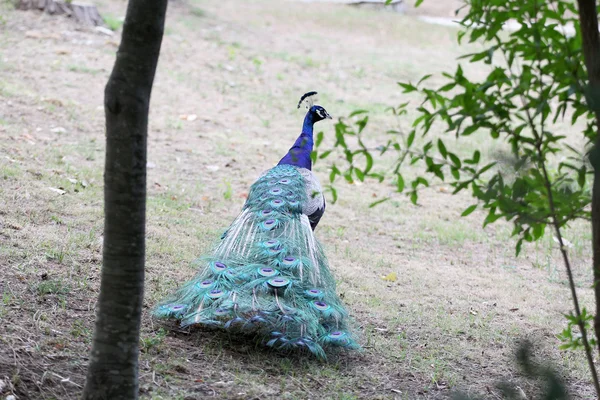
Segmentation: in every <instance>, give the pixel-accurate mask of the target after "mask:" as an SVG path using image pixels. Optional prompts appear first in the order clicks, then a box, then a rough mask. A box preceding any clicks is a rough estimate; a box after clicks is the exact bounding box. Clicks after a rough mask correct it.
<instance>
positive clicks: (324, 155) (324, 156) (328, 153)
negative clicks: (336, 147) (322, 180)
mask: <svg viewBox="0 0 600 400" xmlns="http://www.w3.org/2000/svg"><path fill="white" fill-rule="evenodd" d="M332 151H333V150H327V151H324V152H322V153H321V154H320V155H319V159H321V160H322V159H324V158H327V157H328V156H329V155H330V154H331V152H332Z"/></svg>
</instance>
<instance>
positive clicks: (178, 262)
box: [0, 0, 593, 399]
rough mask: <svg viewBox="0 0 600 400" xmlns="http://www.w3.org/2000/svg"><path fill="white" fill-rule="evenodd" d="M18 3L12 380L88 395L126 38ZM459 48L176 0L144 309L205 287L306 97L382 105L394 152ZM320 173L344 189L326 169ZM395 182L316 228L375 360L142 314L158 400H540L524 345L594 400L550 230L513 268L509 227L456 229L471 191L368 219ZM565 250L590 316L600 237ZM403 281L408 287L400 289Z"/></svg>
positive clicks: (349, 16) (31, 387)
mask: <svg viewBox="0 0 600 400" xmlns="http://www.w3.org/2000/svg"><path fill="white" fill-rule="evenodd" d="M98 4H99V7H100V10H101V12H104V13H107V14H110V15H112V16H113V18H114V19H115V20H118V16H120V15H122V14H123V12H124V7H125V6H124V3H123V2H119V1H113V0H106V1H103V2H98ZM2 7H4V8H3V9H2V15H3V21H0V23H3V25H1V26H0V138H1V140H0V182H1V184H0V265H1V266H2V269H1V271H2V272H1V273H0V296H1V302H0V320H1V323H0V343H1V344H0V380H2V381H3V382H4V383H5V384H7V387H6V388H5V389H4V390H5V391H14V392H15V393H16V394H17V395H18V398H19V399H27V398H42V399H52V398H56V399H71V398H76V397H77V393H78V390H79V388H80V387H81V385H82V384H83V378H84V372H85V365H86V363H87V354H88V351H89V346H90V342H91V329H92V327H93V317H94V307H95V301H96V297H97V294H98V293H97V291H98V286H99V269H100V261H101V259H100V255H101V251H100V250H101V239H102V168H103V157H104V137H103V134H104V132H103V126H104V123H103V112H102V93H103V85H104V84H105V82H106V79H107V77H108V74H109V72H110V69H111V67H112V63H113V61H114V53H115V50H116V45H117V43H118V35H117V36H115V37H106V36H102V35H101V34H98V33H96V32H94V31H91V30H85V29H81V28H78V27H76V26H74V25H72V24H71V23H70V22H69V21H68V20H65V19H62V18H51V17H47V16H42V15H39V14H36V13H23V12H16V11H13V10H9V9H7V8H6V7H5V6H2ZM453 37H454V31H452V29H449V28H444V27H436V26H430V25H425V24H423V23H421V22H418V21H416V20H414V19H412V18H409V17H402V16H398V15H393V14H390V13H377V12H371V11H365V10H356V9H351V8H345V7H343V6H332V5H327V4H313V5H307V4H298V3H292V2H281V1H278V0H260V1H252V2H233V1H229V2H223V1H217V0H203V1H193V0H192V1H191V3H190V4H185V3H182V2H179V1H173V2H172V3H171V4H170V10H169V19H168V23H167V30H166V35H165V39H164V43H163V52H162V55H161V60H160V65H159V71H158V73H157V77H156V83H155V88H154V92H153V99H152V111H151V130H150V148H149V162H150V164H149V166H150V167H151V168H150V169H149V174H148V191H149V198H148V229H147V230H148V241H147V249H148V251H147V257H148V262H147V275H146V279H147V282H146V284H147V285H146V287H147V290H146V307H147V308H149V307H151V306H152V305H153V304H155V302H156V301H157V300H158V299H160V298H161V297H162V296H164V294H165V293H167V292H169V291H171V290H173V289H174V288H175V287H176V286H177V285H178V284H180V283H181V282H183V281H184V280H186V279H188V278H189V277H190V276H192V275H193V274H194V272H195V269H194V267H193V266H192V265H191V261H192V260H193V259H194V258H196V257H197V256H198V255H200V254H201V253H202V252H203V251H205V250H206V249H208V248H209V246H210V245H211V244H212V243H213V241H214V240H215V239H216V238H217V237H218V234H219V233H220V232H221V231H222V230H223V229H224V228H225V227H226V226H227V225H228V223H229V221H231V220H232V218H233V217H234V216H235V215H236V213H237V212H238V210H239V209H240V207H241V205H242V203H243V198H244V195H245V193H246V190H247V188H248V187H249V185H250V184H251V183H252V181H253V180H254V179H255V178H256V177H257V176H258V174H259V173H260V172H261V171H262V170H264V169H266V168H268V167H270V166H271V165H273V163H274V162H276V160H278V157H280V156H281V154H283V153H284V151H286V150H287V148H288V147H289V145H290V143H291V142H292V141H293V140H294V138H295V136H296V134H297V132H298V129H299V127H300V123H301V118H302V115H301V114H300V113H298V112H296V110H295V108H294V106H295V104H296V102H297V98H298V96H299V94H301V93H304V92H306V91H308V90H314V89H316V90H318V91H319V92H321V93H322V94H323V96H321V103H322V104H323V105H324V106H325V107H326V108H327V109H328V111H329V112H330V113H331V114H333V115H338V116H339V115H345V114H346V113H347V112H348V111H350V110H352V109H355V108H366V109H369V110H370V111H371V112H372V115H373V117H372V126H371V128H372V132H373V135H374V136H373V139H372V140H374V141H376V140H377V138H378V137H379V134H378V133H377V132H383V131H385V130H386V129H388V128H390V127H396V126H397V124H398V123H399V124H400V125H401V126H407V125H408V124H409V123H410V121H409V120H408V119H404V120H400V121H397V120H395V119H394V118H392V117H391V116H390V115H389V114H388V113H387V112H385V108H386V107H387V106H388V105H392V104H397V103H400V102H401V101H403V99H402V95H401V94H400V91H399V90H398V88H397V86H396V85H395V82H396V81H397V80H407V79H412V80H415V79H418V78H419V77H420V76H421V75H422V73H423V72H425V71H427V72H435V71H440V70H444V69H453V68H454V63H455V58H456V57H457V55H459V54H460V53H459V52H460V49H459V48H458V46H457V45H456V43H455V41H454V39H453ZM484 72H485V71H480V70H477V69H474V68H470V70H469V73H473V74H482V73H484ZM181 114H197V115H198V119H197V120H195V121H184V120H182V119H180V117H179V116H180V115H181ZM55 128H63V129H55ZM319 128H320V129H323V130H324V131H325V134H326V136H328V137H330V136H331V133H332V132H333V128H332V126H331V125H325V123H323V125H321V126H319ZM449 145H450V143H449ZM482 145H484V146H489V147H490V148H493V144H490V143H482ZM217 167H218V168H217ZM315 169H316V171H317V173H318V174H319V175H320V176H322V178H323V179H325V177H326V175H327V166H326V165H325V164H323V163H319V164H317V165H316V168H315ZM409 173H410V172H409ZM49 188H56V189H61V190H64V191H65V192H66V193H65V194H62V195H60V194H58V193H57V192H56V191H53V190H51V189H49ZM391 190H392V187H391V186H390V187H388V186H385V185H384V186H378V185H373V184H364V185H360V186H356V185H355V186H343V187H341V190H340V195H341V199H340V201H339V202H338V203H337V204H335V205H330V206H328V209H327V210H328V212H327V214H326V215H325V217H324V219H323V220H322V222H321V225H320V227H319V229H318V232H317V235H318V237H319V238H320V239H321V241H322V242H323V243H324V244H325V246H326V251H327V253H328V255H329V258H330V261H331V264H332V266H333V269H334V273H335V275H336V277H337V279H338V281H339V292H340V294H341V295H343V296H344V300H345V302H346V303H347V304H348V307H349V309H350V310H351V312H352V314H353V316H354V318H355V326H356V329H357V330H358V332H359V334H360V336H361V342H362V344H363V345H364V351H362V352H360V353H350V354H339V355H334V356H332V357H331V359H330V361H329V362H328V363H326V364H322V363H318V362H315V361H314V360H312V359H310V358H302V357H295V356H293V357H291V356H286V355H280V354H273V353H270V352H267V351H265V350H263V349H261V348H255V347H254V346H252V345H248V344H247V343H244V342H243V341H236V340H235V339H234V338H228V337H227V336H224V335H221V334H216V333H214V332H206V331H193V332H179V331H178V330H177V329H176V328H175V327H172V326H167V325H162V324H161V325H158V324H157V323H156V322H155V321H152V320H150V319H149V318H148V316H147V315H145V316H144V326H143V332H142V339H141V342H140V346H141V350H142V355H141V371H140V383H141V388H142V392H143V396H144V398H152V399H199V398H208V397H217V398H244V399H247V398H261V399H262V398H289V399H294V398H298V399H304V398H313V399H316V398H323V399H325V398H328V399H355V398H382V399H383V398H386V399H387V398H446V397H448V396H449V394H450V392H451V390H453V389H460V390H465V391H469V392H471V393H479V394H481V395H483V396H484V397H489V398H492V397H497V392H496V389H495V387H494V384H495V382H497V381H498V380H499V379H502V378H506V379H509V380H511V381H512V382H515V383H517V384H519V385H520V386H521V387H522V388H523V390H524V391H525V392H526V393H527V394H529V395H532V393H535V391H534V387H533V384H532V383H531V382H526V381H525V380H523V378H522V377H521V376H520V375H519V374H518V372H517V371H516V370H515V368H514V366H513V365H512V364H511V354H512V349H513V346H514V345H515V343H516V341H517V340H518V339H520V338H524V337H525V338H532V339H534V340H535V341H536V342H537V343H538V345H539V348H538V350H537V355H538V356H539V357H541V358H542V359H546V360H551V361H553V362H554V363H556V365H557V366H558V367H559V368H560V370H561V373H562V375H563V376H564V377H565V379H566V380H567V382H568V384H569V387H570V389H571V391H572V393H573V395H574V397H575V398H591V397H592V389H591V387H590V385H589V382H588V381H589V380H588V378H587V376H588V375H587V370H586V366H585V363H584V360H583V357H582V356H581V354H579V353H567V352H560V351H558V350H557V347H558V344H559V342H558V340H557V339H556V334H558V333H559V332H560V331H561V330H562V327H563V325H564V318H563V316H562V313H566V312H568V311H569V310H570V307H571V306H570V304H571V303H570V298H569V292H568V289H567V287H566V285H565V277H564V273H563V269H562V266H561V263H560V259H559V257H558V253H557V250H556V248H555V246H554V244H553V241H552V238H551V236H548V237H546V238H544V240H543V241H541V242H540V243H539V244H537V245H534V246H529V247H528V248H526V249H525V252H524V253H525V255H524V256H522V257H520V258H514V256H513V254H514V250H513V249H514V242H513V241H512V240H511V239H510V227H509V226H506V225H502V224H498V225H496V226H492V227H488V228H487V229H485V230H482V229H481V215H480V214H478V213H477V212H476V213H474V214H472V215H470V216H469V217H468V218H464V219H460V220H458V217H459V215H460V212H461V211H462V210H463V209H464V208H465V207H466V206H468V205H469V204H470V203H471V201H472V200H470V199H469V198H467V197H451V196H450V195H449V194H447V192H446V191H444V190H443V188H441V189H440V190H438V189H435V190H429V191H425V192H423V194H422V199H421V204H420V206H418V207H416V206H413V205H411V204H410V203H409V202H408V200H407V199H405V198H404V197H400V196H399V197H397V198H396V199H395V200H394V201H393V202H388V203H385V204H383V205H382V206H380V207H378V208H376V209H369V208H368V207H367V206H368V204H369V202H370V201H372V199H373V196H381V195H382V194H385V193H386V192H389V191H391ZM567 237H568V239H569V240H570V241H571V242H573V243H574V245H575V246H574V248H573V251H572V253H573V257H574V265H575V269H576V276H577V280H578V284H579V286H580V293H581V294H582V297H583V303H584V304H585V305H586V306H587V307H588V308H589V309H592V304H593V303H592V298H591V291H590V290H589V285H590V282H591V273H590V268H589V264H590V257H591V251H590V248H589V244H588V243H589V239H590V238H589V232H588V229H587V227H586V226H575V227H572V228H571V230H570V231H569V232H568V233H567ZM390 272H396V273H397V274H398V280H397V281H396V282H386V281H383V280H382V279H381V276H382V275H387V274H388V273H390ZM171 328H173V329H171Z"/></svg>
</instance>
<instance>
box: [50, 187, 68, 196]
mask: <svg viewBox="0 0 600 400" xmlns="http://www.w3.org/2000/svg"><path fill="white" fill-rule="evenodd" d="M48 189H50V190H52V191H53V192H54V193H58V194H65V193H67V191H66V190H62V189H58V188H54V187H49V188H48Z"/></svg>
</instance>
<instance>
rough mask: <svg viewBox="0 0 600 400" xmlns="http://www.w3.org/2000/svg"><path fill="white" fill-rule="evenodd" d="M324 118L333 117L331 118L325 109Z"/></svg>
mask: <svg viewBox="0 0 600 400" xmlns="http://www.w3.org/2000/svg"><path fill="white" fill-rule="evenodd" d="M325 118H326V119H333V118H331V115H329V113H328V112H327V111H325Z"/></svg>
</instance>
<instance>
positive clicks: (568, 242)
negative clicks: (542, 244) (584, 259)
mask: <svg viewBox="0 0 600 400" xmlns="http://www.w3.org/2000/svg"><path fill="white" fill-rule="evenodd" d="M552 240H554V242H555V243H559V242H558V238H557V237H556V236H552ZM562 242H563V244H564V245H565V246H566V247H573V243H571V242H570V241H569V240H568V239H566V238H562Z"/></svg>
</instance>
